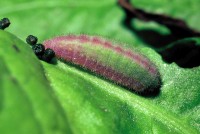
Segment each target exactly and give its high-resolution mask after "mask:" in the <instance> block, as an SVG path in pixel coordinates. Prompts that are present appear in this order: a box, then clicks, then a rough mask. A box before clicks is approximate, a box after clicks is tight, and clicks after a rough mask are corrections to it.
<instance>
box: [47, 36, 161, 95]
mask: <svg viewBox="0 0 200 134" xmlns="http://www.w3.org/2000/svg"><path fill="white" fill-rule="evenodd" d="M44 45H45V46H46V48H52V49H53V50H54V51H55V53H56V56H57V57H58V58H62V59H64V60H65V61H68V62H72V63H73V64H76V65H80V66H82V67H84V68H86V69H88V70H91V71H92V72H94V73H96V74H99V75H101V76H104V77H105V78H106V79H109V80H111V81H113V82H115V83H118V84H120V85H123V86H126V87H128V88H130V89H134V90H135V91H137V92H143V91H145V90H147V89H148V88H154V87H158V86H159V84H160V74H159V72H158V70H157V68H156V66H155V65H154V64H153V63H151V62H150V60H148V58H146V57H145V56H144V55H142V54H141V53H139V52H137V51H131V50H129V49H127V48H123V47H122V46H120V45H119V44H116V43H115V44H113V43H112V42H110V41H108V40H105V39H102V38H99V37H94V36H87V35H80V36H76V35H69V36H61V37H56V38H54V39H52V40H47V41H45V42H44ZM90 46H91V49H90ZM92 47H93V48H92ZM101 49H102V50H101ZM104 50H105V51H104ZM93 51H95V52H93ZM99 51H100V52H99ZM101 51H102V52H103V51H104V52H103V53H101ZM103 54H105V56H107V58H109V57H110V56H109V54H114V55H111V57H110V58H111V59H110V60H113V61H109V60H108V63H107V59H106V57H102V56H104V55H103ZM113 56H114V57H113ZM98 58H102V59H101V60H98ZM118 58H119V59H118ZM120 60H123V61H124V62H120ZM118 61H119V65H120V64H121V63H122V66H119V67H117V68H116V67H114V65H115V62H118ZM129 62H131V63H130V64H132V65H131V66H128V64H129ZM123 63H125V64H127V65H125V64H124V65H123ZM109 65H110V66H109ZM138 65H139V66H138ZM117 66H118V65H117ZM122 67H125V68H124V69H127V68H128V67H130V68H131V69H132V70H127V71H128V72H127V71H123V70H121V69H123V68H122ZM142 68H143V69H142ZM129 72H130V73H129ZM137 72H138V74H137ZM129 74H130V75H129ZM132 75H133V76H132ZM134 75H135V76H134ZM151 79H152V80H151Z"/></svg>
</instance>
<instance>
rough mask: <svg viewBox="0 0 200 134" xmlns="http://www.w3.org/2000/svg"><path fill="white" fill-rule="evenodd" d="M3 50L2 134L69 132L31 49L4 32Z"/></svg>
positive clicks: (0, 61)
mask: <svg viewBox="0 0 200 134" xmlns="http://www.w3.org/2000/svg"><path fill="white" fill-rule="evenodd" d="M0 48H1V49H0V80H1V81H0V122H1V125H0V133H2V134H8V133H16V134H17V133H19V134H21V133H24V134H25V133H33V134H38V133H48V134H50V133H52V134H53V133H67V132H70V129H69V127H68V121H67V118H66V116H65V115H64V114H63V111H62V109H61V107H60V104H58V102H57V99H56V98H55V97H54V96H53V94H52V88H51V87H50V86H49V84H48V81H47V79H46V78H45V75H44V72H43V68H42V66H41V64H40V63H39V62H38V60H37V58H36V57H35V56H34V54H33V53H32V50H31V48H30V47H29V46H28V45H27V44H25V43H24V42H22V41H21V40H19V39H18V38H17V37H16V36H14V35H12V34H10V33H8V32H5V31H2V30H0Z"/></svg>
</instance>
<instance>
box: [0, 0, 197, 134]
mask: <svg viewBox="0 0 200 134" xmlns="http://www.w3.org/2000/svg"><path fill="white" fill-rule="evenodd" d="M133 3H134V5H135V6H136V7H140V8H144V9H145V10H147V11H151V12H159V13H165V14H168V15H170V16H173V17H178V18H182V19H184V20H185V21H186V22H187V23H188V24H189V25H190V26H191V27H192V28H194V29H196V30H200V26H199V18H200V16H199V7H198V5H199V4H200V1H199V0H192V1H191V0H184V1H180V0H174V1H170V2H169V1H168V0H152V1H141V0H134V1H133ZM0 6H1V8H0V16H2V17H9V18H10V19H11V22H12V24H11V26H10V27H9V28H8V31H10V32H12V33H14V34H16V35H17V36H19V38H21V39H23V40H25V38H26V36H27V35H29V34H33V35H36V36H37V37H38V38H39V42H42V41H43V40H46V39H48V38H51V37H54V36H58V35H63V34H68V33H73V34H77V33H88V34H91V35H102V36H105V37H108V38H112V39H115V40H118V41H122V42H125V43H127V44H129V46H130V47H139V49H141V51H143V53H144V54H145V55H146V56H148V57H149V59H150V60H151V61H152V62H154V63H155V64H156V65H157V66H158V69H159V71H160V73H161V76H162V82H163V85H162V88H161V93H160V95H159V96H156V97H154V98H147V97H142V96H138V95H136V94H135V93H133V92H130V91H128V90H127V89H125V88H122V87H120V86H117V85H115V84H113V83H110V82H107V81H106V80H104V79H101V78H99V77H96V76H93V75H91V74H89V73H88V72H86V71H83V70H80V69H78V68H76V67H74V66H71V65H68V64H64V63H62V62H59V61H58V64H56V65H51V64H48V63H45V62H42V66H43V67H44V69H45V74H46V77H47V78H48V80H49V81H50V85H51V87H49V84H48V82H47V81H46V79H45V77H44V75H43V70H42V67H41V65H40V64H39V63H38V61H37V60H36V57H35V56H33V54H32V53H31V50H30V48H28V47H25V44H24V43H22V42H21V43H20V44H24V45H21V47H22V48H24V49H26V51H28V52H27V53H26V54H23V55H27V57H26V61H27V62H28V63H30V64H26V66H24V64H25V63H26V62H22V61H24V60H25V59H24V58H25V57H24V56H20V57H18V58H17V57H16V52H15V51H14V49H12V52H11V51H10V52H9V54H8V53H7V52H4V51H2V49H0V56H1V58H0V61H1V63H2V62H4V64H1V66H0V68H1V70H2V71H0V73H3V74H4V75H3V77H2V75H1V76H0V79H1V80H0V84H1V85H2V84H4V85H7V86H10V88H9V89H10V90H11V89H13V90H14V89H15V90H17V89H21V88H22V87H21V86H22V85H23V90H22V91H26V92H27V93H29V94H28V96H29V97H28V98H29V99H30V103H31V104H32V105H33V106H34V111H36V110H37V111H36V112H38V114H39V115H40V116H39V115H38V114H34V115H30V113H31V112H28V110H30V105H28V104H26V105H27V106H26V107H25V106H23V109H19V111H18V112H17V113H18V115H19V117H18V119H19V120H20V121H23V120H22V119H24V120H25V119H26V120H32V121H31V122H32V123H30V125H29V127H31V128H35V129H34V130H35V131H37V130H38V131H40V130H39V129H36V127H37V126H42V128H43V129H42V130H43V131H44V132H47V133H48V132H49V131H50V132H51V129H49V128H51V127H50V126H51V124H52V123H53V124H54V123H55V124H56V126H57V127H56V128H60V129H61V128H63V129H67V130H70V129H71V130H72V132H73V133H87V134H89V133H91V134H93V133H181V134H182V133H185V134H188V133H189V134H190V133H199V132H200V116H199V115H200V99H199V98H200V86H199V85H200V81H199V78H200V67H196V68H192V69H185V68H180V67H178V66H177V65H176V64H175V63H172V64H168V63H165V61H163V60H162V58H161V56H160V55H159V54H158V53H156V52H155V51H154V50H153V49H151V48H148V46H149V44H148V43H146V42H143V40H142V39H141V38H139V37H138V35H137V34H136V33H134V32H133V31H131V30H129V29H127V28H126V27H125V26H124V25H123V24H122V22H123V20H124V18H125V14H124V12H123V11H122V10H121V8H120V7H119V6H118V5H117V2H116V1H115V0H102V1H94V0H89V1H87V2H85V1H84V0H78V1H74V0H66V1H64V0H58V1H44V0H43V1H39V0H36V1H32V2H27V1H25V0H15V1H14V0H11V1H1V2H0ZM188 7H191V8H189V9H188ZM133 25H134V26H135V28H137V30H141V29H144V30H145V29H154V30H156V31H158V32H160V33H162V34H164V35H165V34H168V33H169V31H168V29H166V28H165V27H162V26H160V25H158V24H155V23H148V24H147V23H143V22H141V21H134V22H133ZM0 35H1V34H0ZM5 37H7V35H6V36H5ZM9 37H10V36H9ZM9 37H8V38H9ZM0 40H3V41H0V46H4V44H5V43H4V42H5V39H4V38H1V39H0ZM8 40H10V41H13V39H12V40H11V39H8ZM154 40H157V39H154ZM7 47H8V48H7ZM0 48H2V47H0ZM3 49H6V50H7V49H11V47H9V45H6V46H4V47H3ZM2 53H3V55H2ZM7 55H10V56H7ZM9 57H12V58H13V59H12V62H10V59H9ZM14 59H17V61H18V62H17V63H18V64H20V66H16V65H18V64H16V63H15V62H14V61H15V60H14ZM31 63H34V64H31ZM28 65H29V66H28ZM32 65H34V67H33V66H32ZM11 68H12V70H14V71H12V70H11ZM38 68H39V69H38ZM29 69H30V70H32V71H33V73H31V74H32V75H29V73H27V72H26V70H29ZM6 70H7V71H6ZM18 70H21V71H20V73H19V72H18ZM38 70H40V71H39V72H38ZM15 71H16V75H15V78H16V79H17V80H18V81H19V82H18V83H19V84H16V83H12V80H10V78H9V77H8V76H9V75H11V74H12V75H13V74H15V73H13V72H15ZM17 72H18V73H17ZM28 72H29V71H28ZM34 72H35V73H34ZM36 72H37V73H36ZM19 74H20V75H24V76H23V79H26V78H27V74H28V76H30V77H31V79H32V77H33V78H34V79H35V81H37V82H35V83H34V85H35V87H34V86H32V85H33V84H28V83H27V84H22V80H23V79H22V78H21V77H19V78H18V75H19ZM5 83H9V84H5ZM20 83H21V84H20ZM38 83H40V84H38ZM45 83H46V84H45ZM1 85H0V86H1ZM17 85H18V86H17ZM11 87H13V88H11ZM40 87H42V88H41V89H42V90H41V89H40ZM0 89H2V88H0ZM3 89H4V88H3ZM28 89H29V90H28ZM39 89H40V90H39ZM45 89H48V90H45ZM49 89H50V90H49ZM10 90H7V92H9V91H10ZM1 91H2V90H0V93H1ZM3 91H4V90H3ZM11 91H12V90H11ZM11 91H10V92H11ZM17 91H18V90H17ZM47 91H48V93H46V92H47ZM4 92H5V91H4ZM12 92H13V91H12ZM38 92H39V93H38ZM40 92H42V93H40ZM44 93H46V94H44ZM4 94H5V93H4ZM18 94H19V93H18ZM52 94H53V95H55V96H53V97H52ZM19 95H21V94H19ZM16 96H17V94H13V96H11V95H9V93H7V96H6V97H5V96H4V97H2V95H0V98H7V100H9V101H11V100H12V101H13V103H12V105H11V106H10V108H11V109H17V108H16V106H17V102H16V101H14V98H16ZM36 96H41V97H36ZM9 98H11V99H9ZM12 98H13V99H12ZM42 98H46V99H44V100H43V99H42ZM40 99H42V100H40ZM3 100H4V99H3ZM21 101H22V100H21ZM21 101H19V103H20V102H21ZM57 101H58V102H57ZM2 102H3V103H2ZM24 102H26V101H22V102H21V103H22V104H23V103H24ZM21 103H20V104H18V105H22V104H21ZM2 104H4V101H2V99H0V109H2V106H3V105H2ZM39 104H41V105H42V106H45V107H41V105H40V107H39V106H38V105H39ZM46 104H49V105H50V106H47V105H46ZM4 105H6V106H7V105H8V106H9V104H4ZM24 105H25V104H24ZM59 105H61V107H60V106H59ZM33 106H32V107H33ZM57 107H58V108H57ZM24 109H25V110H26V111H25V110H24ZM24 111H25V112H26V113H29V114H28V115H27V116H25V114H24V113H25V112H24ZM30 111H31V110H30ZM46 113H50V115H48V114H46ZM6 114H7V112H6ZM54 114H55V116H53V115H54ZM9 115H10V114H9ZM36 115H37V116H36ZM35 116H36V117H37V118H39V117H40V118H39V121H40V122H42V123H38V122H36V121H34V118H35ZM43 116H44V118H42V119H41V117H43ZM48 116H50V117H49V118H48ZM6 117H7V118H6ZM23 117H24V118H23ZM53 117H54V118H59V119H60V121H57V122H59V123H56V121H55V120H53ZM1 118H6V119H4V120H3V119H1ZM66 118H67V119H66ZM7 120H8V121H9V120H11V121H12V120H14V119H13V118H10V117H8V115H7V116H4V115H3V114H2V115H1V112H0V122H6V121H7ZM16 120H17V119H16ZM52 120H53V121H52ZM12 122H13V123H4V124H5V126H4V127H0V132H1V131H10V132H13V131H12V130H13V129H9V128H10V125H13V126H15V127H16V129H15V131H14V132H16V130H19V132H18V133H26V132H22V130H24V129H20V128H21V127H20V126H17V125H23V126H24V125H27V123H26V122H25V121H23V122H22V123H21V124H17V123H18V122H16V121H12ZM64 122H66V123H64ZM68 122H69V123H68ZM38 124H39V125H38ZM40 124H42V125H40ZM63 124H65V125H63ZM24 128H27V129H28V127H27V126H26V127H24ZM69 128H70V129H69ZM63 131H64V130H63ZM4 133H5V132H4ZM16 133H17V132H16Z"/></svg>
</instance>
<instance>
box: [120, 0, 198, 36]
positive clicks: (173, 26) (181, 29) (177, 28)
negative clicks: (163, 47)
mask: <svg viewBox="0 0 200 134" xmlns="http://www.w3.org/2000/svg"><path fill="white" fill-rule="evenodd" d="M118 4H119V5H120V6H121V7H122V8H123V9H124V10H125V12H126V15H127V17H128V18H129V19H130V18H137V19H139V20H142V21H146V22H148V21H155V22H157V23H159V24H161V25H164V26H166V27H167V28H169V29H170V31H171V34H174V35H176V36H178V37H180V38H185V37H200V32H198V31H195V30H193V29H192V28H190V27H189V26H188V25H187V24H186V23H185V22H184V21H183V20H181V19H177V18H172V17H170V16H167V15H163V14H155V13H149V12H146V11H144V10H142V9H138V8H135V7H134V6H133V5H131V3H130V1H129V0H118Z"/></svg>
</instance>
